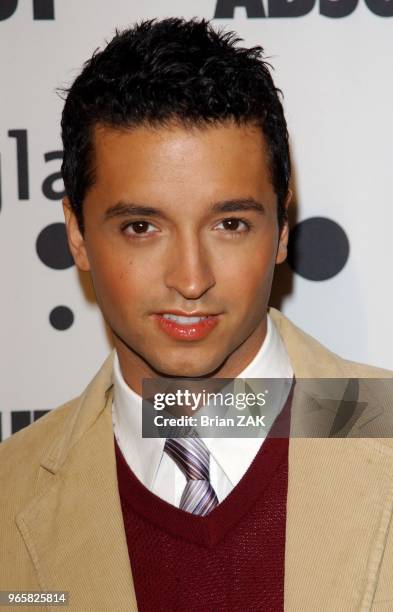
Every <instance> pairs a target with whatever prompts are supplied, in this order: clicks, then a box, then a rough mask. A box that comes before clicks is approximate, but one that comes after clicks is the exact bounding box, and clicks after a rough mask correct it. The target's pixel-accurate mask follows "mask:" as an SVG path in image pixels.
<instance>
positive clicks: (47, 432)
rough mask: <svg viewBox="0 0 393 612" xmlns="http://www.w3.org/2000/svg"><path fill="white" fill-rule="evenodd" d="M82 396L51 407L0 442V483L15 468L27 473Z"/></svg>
mask: <svg viewBox="0 0 393 612" xmlns="http://www.w3.org/2000/svg"><path fill="white" fill-rule="evenodd" d="M82 395H83V394H82ZM82 395H80V396H78V397H75V398H73V399H71V400H69V401H67V402H65V403H64V404H61V405H60V406H57V407H56V408H53V409H52V410H50V411H49V412H47V413H46V414H45V415H44V416H42V417H41V418H39V419H38V420H37V421H34V422H33V423H31V424H30V425H28V426H27V427H24V428H23V429H21V430H19V431H17V432H16V433H14V434H12V436H10V437H9V438H7V439H6V440H4V441H3V442H2V443H1V444H0V483H3V482H4V480H8V479H10V478H11V477H12V474H14V473H15V471H19V472H20V471H22V470H25V471H26V472H28V471H29V470H31V469H32V467H33V466H37V465H38V464H39V461H40V457H41V456H42V455H43V454H44V453H45V452H46V451H47V450H49V448H50V446H51V445H52V443H53V439H54V438H55V437H56V434H58V433H60V432H61V430H62V429H63V427H64V424H65V423H66V421H67V419H68V417H69V415H70V414H71V413H72V412H73V411H74V410H76V408H77V406H78V405H79V403H80V401H81V398H82Z"/></svg>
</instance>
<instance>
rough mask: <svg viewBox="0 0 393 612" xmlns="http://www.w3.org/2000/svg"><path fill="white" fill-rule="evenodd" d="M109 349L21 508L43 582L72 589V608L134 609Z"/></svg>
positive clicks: (21, 518) (52, 587)
mask: <svg viewBox="0 0 393 612" xmlns="http://www.w3.org/2000/svg"><path fill="white" fill-rule="evenodd" d="M112 357H113V355H111V357H110V358H109V359H108V360H107V362H106V364H105V365H104V367H103V368H102V370H101V371H100V373H99V374H98V375H97V376H96V378H95V379H94V381H93V382H92V383H91V384H90V385H89V388H88V390H87V392H86V394H85V396H84V398H83V399H82V402H81V404H80V406H78V407H77V408H75V409H74V410H73V411H70V414H69V420H68V422H67V424H66V426H65V427H64V432H63V434H62V436H61V438H60V439H58V440H56V441H55V444H54V445H53V447H52V450H51V452H50V453H49V454H48V456H46V457H44V458H43V460H42V467H41V470H42V473H41V474H40V477H39V478H40V482H41V485H40V486H41V488H42V489H43V491H42V492H41V493H40V494H39V495H38V496H37V497H35V498H34V499H33V500H32V501H31V502H30V503H29V504H28V505H27V507H25V508H24V509H23V510H22V511H21V512H19V514H18V516H17V524H18V527H19V529H20V532H21V534H22V537H23V538H24V540H25V543H26V546H27V548H28V549H29V552H30V555H31V558H32V560H33V563H34V565H35V568H36V571H37V575H38V577H39V582H40V586H41V588H42V589H43V590H65V591H68V592H69V598H70V599H69V605H70V610H78V611H79V610H127V611H133V610H134V611H136V610H137V605H136V599H135V591H134V587H133V581H132V575H131V569H130V562H129V555H128V550H127V542H126V537H125V531H124V525H123V516H122V511H121V506H120V499H119V494H118V487H117V474H116V460H115V451H114V442H113V430H112V419H111V404H112V391H111V388H110V372H111V363H112ZM103 398H105V401H104V402H103Z"/></svg>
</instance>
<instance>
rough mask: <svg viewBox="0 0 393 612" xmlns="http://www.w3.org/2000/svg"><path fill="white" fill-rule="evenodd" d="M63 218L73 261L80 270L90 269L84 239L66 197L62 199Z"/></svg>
mask: <svg viewBox="0 0 393 612" xmlns="http://www.w3.org/2000/svg"><path fill="white" fill-rule="evenodd" d="M63 211H64V219H65V225H66V231H67V238H68V246H69V247H70V251H71V253H72V256H73V258H74V261H75V263H76V265H77V266H78V268H79V269H80V270H83V271H85V272H87V271H88V270H90V263H89V259H88V257H87V253H86V246H85V239H84V237H83V236H82V234H81V231H80V229H79V227H78V222H77V219H76V216H75V213H74V211H73V210H72V207H71V203H70V201H69V199H68V198H64V199H63Z"/></svg>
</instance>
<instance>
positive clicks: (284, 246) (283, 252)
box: [276, 189, 292, 264]
mask: <svg viewBox="0 0 393 612" xmlns="http://www.w3.org/2000/svg"><path fill="white" fill-rule="evenodd" d="M291 199H292V191H291V190H290V189H288V193H287V197H286V198H285V202H284V208H285V210H286V212H287V218H286V220H285V221H284V222H283V225H282V227H281V230H280V239H279V241H278V248H277V255H276V264H280V263H282V262H283V261H285V260H286V258H287V254H288V237H289V225H288V206H289V203H290V201H291Z"/></svg>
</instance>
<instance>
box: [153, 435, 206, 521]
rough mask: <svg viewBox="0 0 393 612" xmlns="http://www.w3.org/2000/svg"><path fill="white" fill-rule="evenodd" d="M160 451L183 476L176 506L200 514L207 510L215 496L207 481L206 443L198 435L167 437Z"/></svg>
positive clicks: (202, 514)
mask: <svg viewBox="0 0 393 612" xmlns="http://www.w3.org/2000/svg"><path fill="white" fill-rule="evenodd" d="M164 451H165V452H166V453H168V455H169V456H170V457H171V458H172V459H173V460H174V461H175V462H176V464H177V465H178V466H179V468H180V469H181V471H182V472H183V474H184V475H185V477H186V478H187V483H186V486H185V487H184V491H183V494H182V496H181V500H180V506H179V508H180V509H181V510H185V511H186V512H191V513H192V514H198V515H200V516H205V515H206V514H209V512H211V510H213V508H215V506H217V504H218V499H217V495H216V493H215V491H214V489H213V487H212V485H211V484H210V475H209V462H210V453H209V451H208V449H207V446H206V444H205V443H204V442H203V441H202V440H201V439H200V438H198V437H190V438H167V440H166V442H165V446H164Z"/></svg>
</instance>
